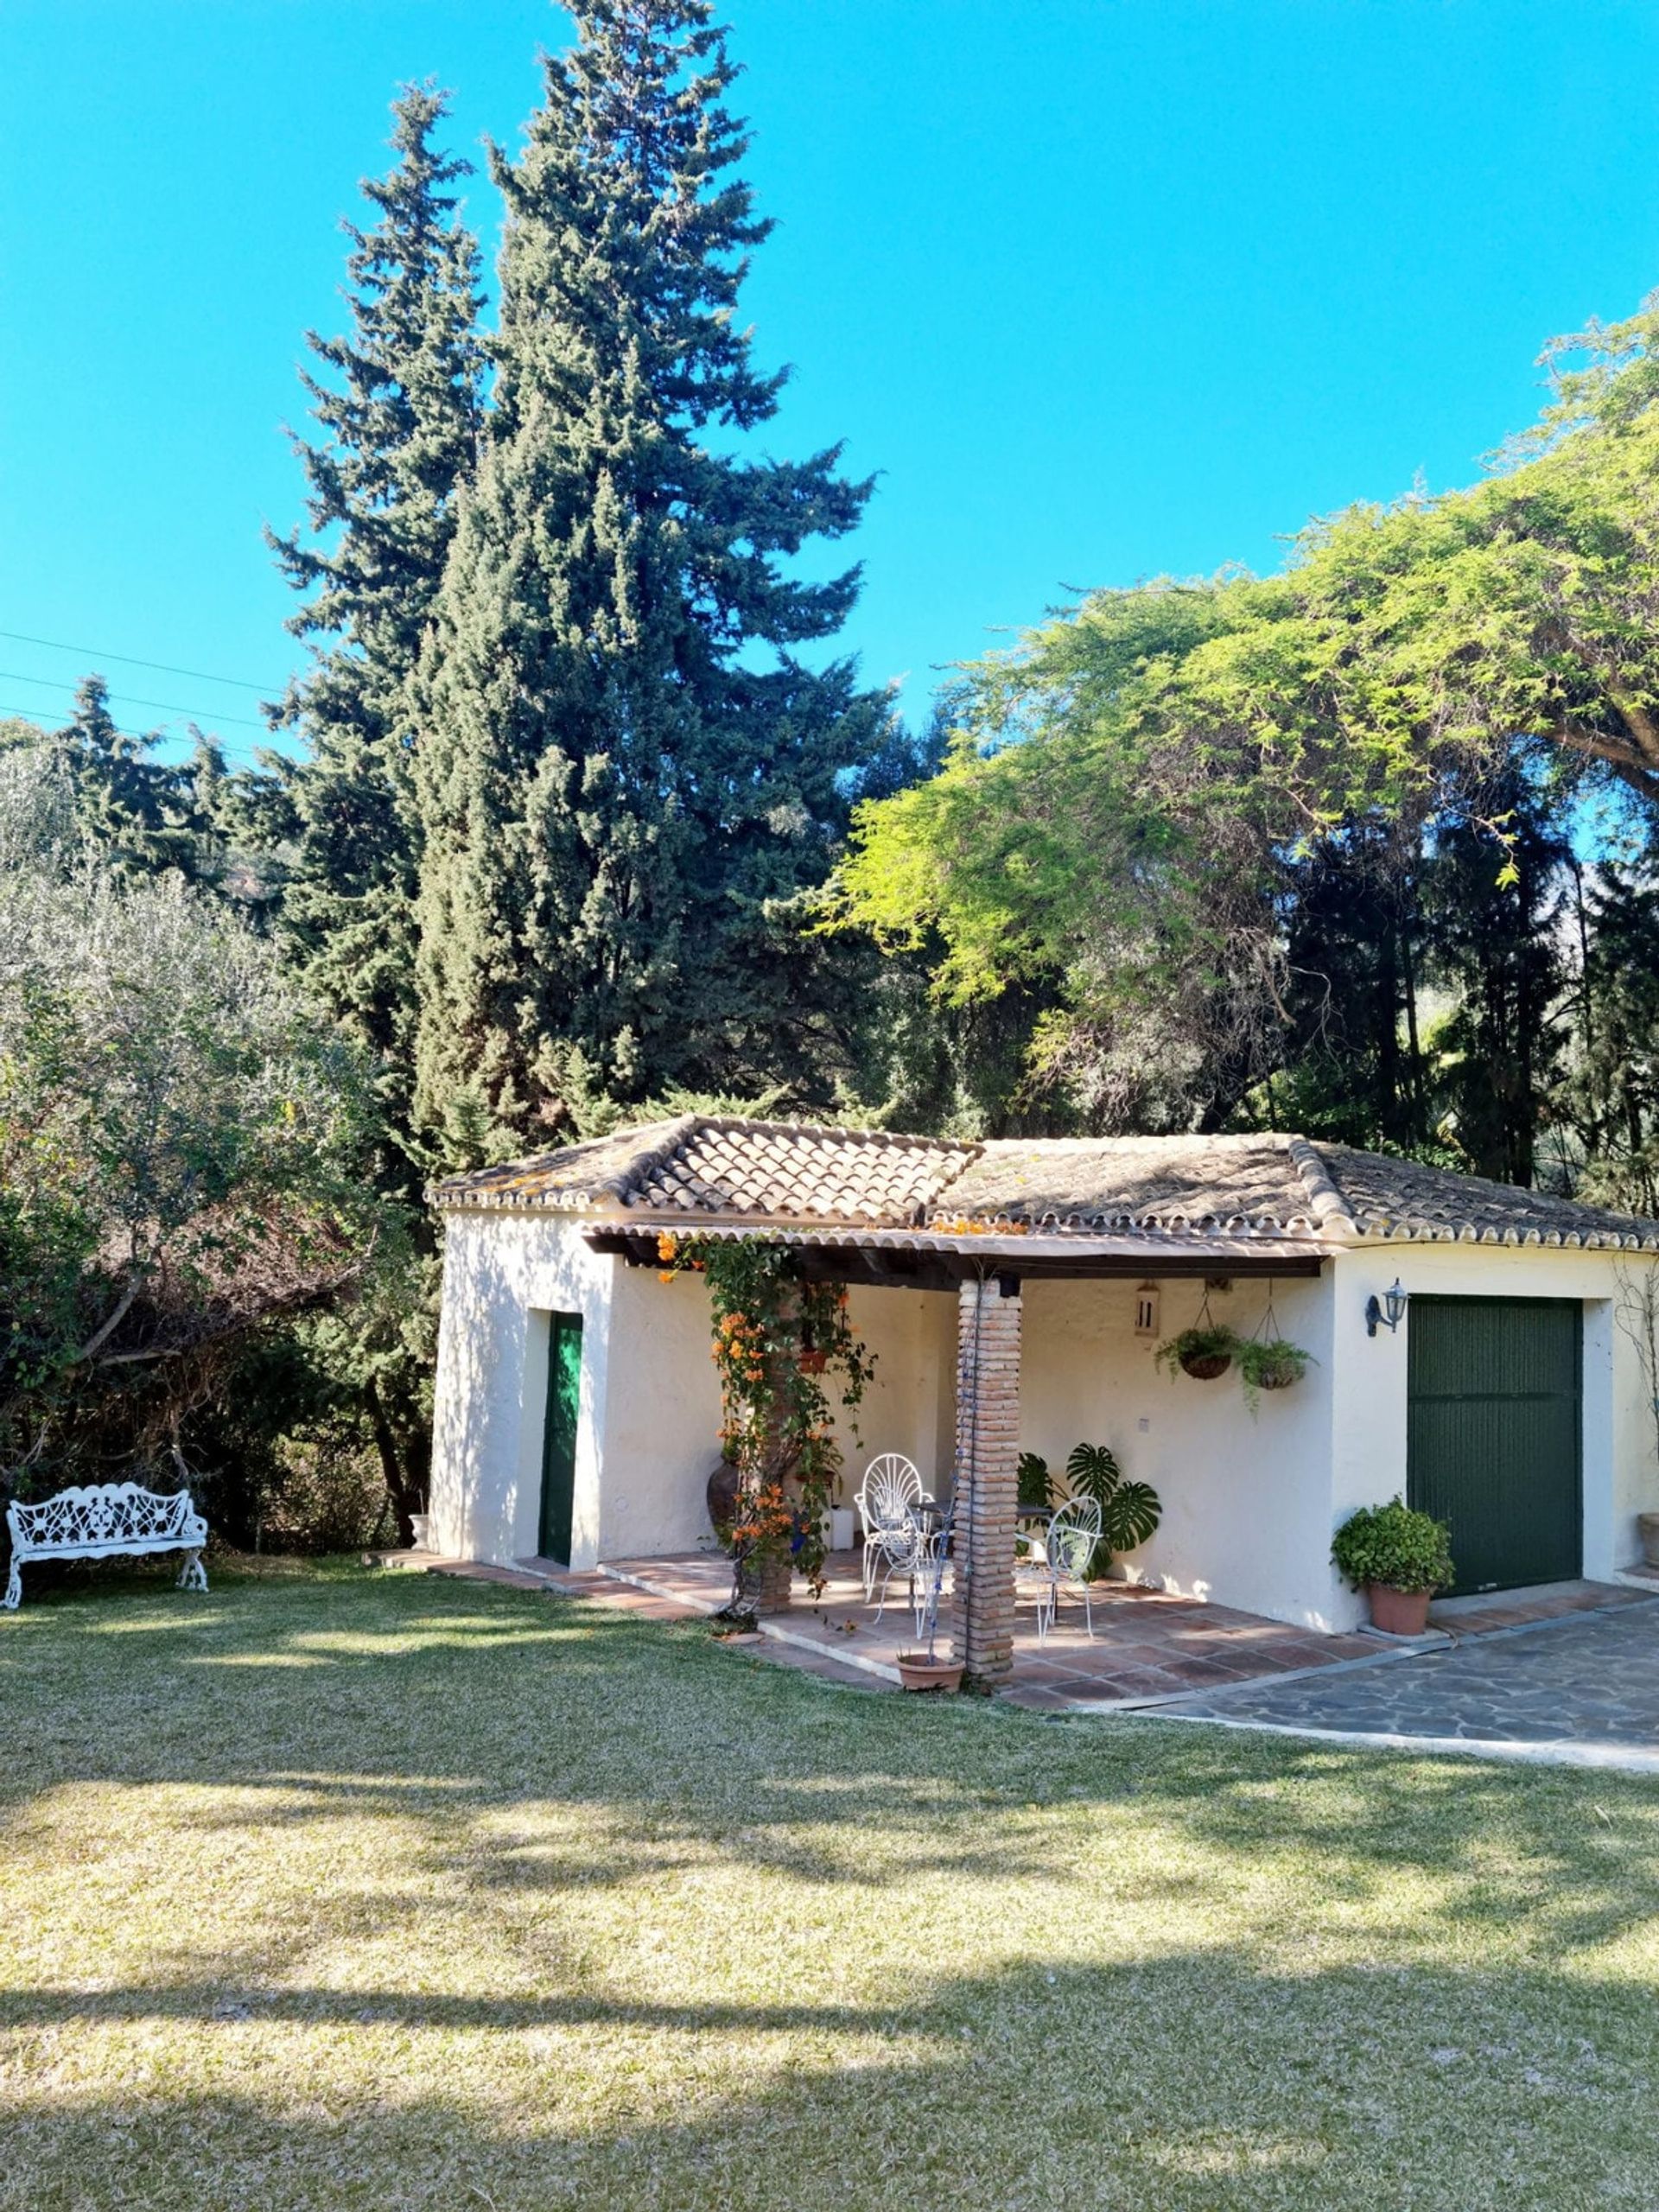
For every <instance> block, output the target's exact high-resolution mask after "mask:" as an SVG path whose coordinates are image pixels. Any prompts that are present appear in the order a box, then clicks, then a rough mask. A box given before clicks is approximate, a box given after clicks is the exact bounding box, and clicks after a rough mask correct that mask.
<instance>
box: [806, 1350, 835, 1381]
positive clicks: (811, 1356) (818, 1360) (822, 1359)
mask: <svg viewBox="0 0 1659 2212" xmlns="http://www.w3.org/2000/svg"><path fill="white" fill-rule="evenodd" d="M828 1364H829V1353H828V1352H827V1351H804V1352H803V1353H802V1354H801V1372H802V1374H803V1375H822V1374H823V1370H824V1369H825V1367H826V1366H827V1365H828Z"/></svg>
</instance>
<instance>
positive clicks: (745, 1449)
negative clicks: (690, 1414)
mask: <svg viewBox="0 0 1659 2212" xmlns="http://www.w3.org/2000/svg"><path fill="white" fill-rule="evenodd" d="M657 1251H658V1258H659V1259H660V1260H661V1262H662V1263H663V1265H662V1274H663V1280H664V1281H665V1282H671V1281H673V1279H674V1276H675V1275H676V1274H679V1273H682V1272H685V1271H690V1272H693V1273H696V1274H701V1275H702V1277H703V1278H704V1280H705V1281H707V1283H708V1285H709V1307H710V1311H711V1315H712V1319H713V1322H714V1344H713V1351H714V1359H715V1366H716V1367H717V1369H718V1370H719V1371H720V1388H721V1447H722V1449H723V1450H724V1452H725V1454H726V1457H727V1459H728V1460H730V1462H731V1464H732V1465H734V1467H735V1468H736V1469H737V1474H738V1496H737V1506H736V1510H735V1511H734V1515H733V1516H732V1519H731V1521H730V1522H729V1523H728V1524H727V1525H726V1526H725V1527H723V1528H722V1529H721V1531H720V1535H721V1541H722V1543H723V1544H724V1545H725V1547H726V1549H727V1551H728V1553H729V1554H730V1555H731V1558H732V1561H733V1605H734V1609H738V1610H742V1609H745V1608H746V1606H747V1599H748V1592H749V1591H750V1590H751V1588H752V1586H753V1579H754V1576H755V1574H756V1573H758V1572H759V1570H760V1567H761V1566H762V1564H763V1563H764V1562H765V1561H766V1560H769V1559H770V1560H779V1561H785V1562H789V1563H791V1564H792V1565H793V1566H794V1567H796V1568H798V1570H799V1572H800V1573H802V1574H803V1575H804V1576H805V1578H806V1580H807V1581H808V1582H809V1584H810V1586H811V1587H812V1590H813V1592H814V1594H815V1595H817V1593H818V1592H821V1591H822V1590H823V1554H824V1541H823V1522H824V1516H825V1513H826V1512H827V1510H828V1509H829V1502H830V1497H831V1493H832V1491H834V1488H835V1484H836V1477H837V1475H838V1474H839V1473H840V1471H841V1451H840V1447H839V1446H838V1445H837V1444H836V1439H835V1428H834V1422H835V1414H834V1408H833V1407H832V1404H831V1395H832V1393H833V1394H834V1395H836V1396H838V1398H839V1401H840V1402H841V1404H842V1406H844V1407H845V1408H848V1410H849V1411H850V1412H855V1411H856V1409H857V1408H858V1406H859V1404H860V1402H861V1400H862V1398H863V1395H864V1393H865V1391H866V1390H867V1389H868V1387H869V1383H870V1381H871V1378H872V1376H874V1359H873V1357H872V1356H871V1354H870V1352H869V1351H868V1349H867V1347H866V1346H865V1344H863V1342H862V1340H861V1338H859V1337H857V1336H855V1333H854V1332H853V1328H852V1325H851V1323H850V1321H849V1319H848V1312H847V1290H846V1286H845V1285H844V1284H842V1283H829V1282H809V1281H806V1280H805V1279H804V1276H803V1274H802V1272H801V1262H800V1255H799V1253H798V1251H796V1250H795V1249H793V1248H791V1246H789V1245H786V1244H780V1243H772V1242H769V1241H768V1240H767V1239H766V1238H764V1237H741V1238H740V1237H732V1238H727V1237H712V1236H704V1237H694V1238H685V1237H681V1236H677V1235H676V1234H675V1233H674V1232H673V1231H672V1230H664V1233H663V1235H662V1236H660V1237H658V1243H657Z"/></svg>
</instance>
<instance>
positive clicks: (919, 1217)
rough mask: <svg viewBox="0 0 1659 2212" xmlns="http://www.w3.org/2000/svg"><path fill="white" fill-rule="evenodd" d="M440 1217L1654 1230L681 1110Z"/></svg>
mask: <svg viewBox="0 0 1659 2212" xmlns="http://www.w3.org/2000/svg"><path fill="white" fill-rule="evenodd" d="M432 1196H433V1198H434V1200H435V1203H436V1204H437V1205H440V1206H443V1207H469V1208H470V1207H491V1208H493V1207H512V1208H524V1207H537V1208H540V1207H554V1208H579V1209H582V1210H591V1209H594V1208H598V1209H602V1210H607V1211H613V1212H616V1211H626V1212H633V1213H638V1214H649V1215H653V1216H657V1217H663V1216H667V1217H671V1218H672V1217H684V1216H691V1217H702V1218H704V1219H708V1218H710V1217H715V1218H721V1219H723V1220H725V1221H727V1222H730V1223H737V1222H741V1221H744V1220H750V1221H754V1222H760V1221H775V1222H788V1223H807V1224H810V1223H814V1222H816V1223H820V1224H823V1225H824V1226H825V1227H832V1226H841V1227H845V1226H849V1225H851V1226H854V1227H862V1228H867V1229H875V1228H887V1229H899V1228H907V1227H916V1226H923V1225H925V1227H927V1228H928V1229H929V1230H931V1231H933V1232H936V1233H938V1234H940V1235H947V1236H948V1235H949V1234H950V1232H951V1229H952V1225H953V1224H956V1223H957V1222H963V1223H965V1224H972V1225H974V1226H975V1227H976V1228H984V1227H987V1226H989V1225H993V1224H1007V1225H1008V1226H1010V1227H1011V1228H1013V1229H1014V1230H1020V1231H1026V1230H1047V1231H1050V1232H1053V1233H1058V1234H1060V1235H1093V1236H1118V1237H1122V1236H1124V1235H1126V1234H1127V1235H1130V1236H1135V1235H1144V1236H1147V1238H1148V1239H1159V1240H1162V1241H1168V1240H1169V1239H1171V1238H1175V1239H1179V1238H1180V1237H1183V1236H1193V1237H1205V1238H1217V1237H1227V1238H1239V1237H1246V1238H1255V1239H1260V1240H1264V1241H1269V1242H1270V1241H1272V1240H1274V1238H1282V1239H1286V1240H1296V1241H1299V1242H1303V1243H1305V1242H1306V1240H1307V1239H1308V1238H1309V1237H1313V1238H1315V1239H1317V1240H1318V1241H1319V1242H1320V1243H1326V1244H1334V1243H1352V1242H1354V1241H1356V1240H1357V1239H1360V1238H1369V1239H1376V1240H1390V1239H1395V1238H1419V1237H1427V1238H1435V1239H1459V1240H1466V1241H1471V1242H1476V1243H1508V1244H1522V1243H1524V1244H1551V1245H1591V1246H1601V1247H1637V1246H1641V1247H1643V1248H1644V1249H1659V1222H1652V1221H1641V1220H1636V1219H1632V1218H1630V1217H1626V1216H1623V1215H1619V1214H1614V1213H1610V1212H1605V1211H1602V1210H1600V1209H1599V1208H1596V1207H1593V1206H1584V1205H1578V1204H1576V1203H1575V1202H1574V1201H1573V1200H1571V1199H1568V1198H1553V1197H1550V1196H1548V1195H1547V1194H1544V1193H1541V1192H1535V1191H1522V1190H1516V1189H1514V1188H1512V1187H1511V1186H1510V1185H1508V1184H1505V1183H1491V1182H1486V1181H1484V1180H1483V1179H1480V1178H1479V1177H1478V1176H1471V1175H1456V1174H1452V1173H1449V1172H1448V1171H1447V1170H1446V1169H1444V1168H1439V1167H1424V1166H1419V1165H1417V1164H1416V1163H1415V1162H1414V1161H1412V1160H1395V1159H1390V1158H1384V1157H1383V1155H1382V1154H1376V1153H1366V1152H1355V1151H1351V1150H1350V1149H1348V1148H1347V1147H1345V1146H1342V1145H1330V1144H1321V1143H1316V1142H1314V1141H1311V1140H1309V1139H1307V1138H1306V1137H1300V1136H1287V1135H1278V1134H1273V1133H1261V1134H1255V1135H1239V1136H1208V1135H1192V1136H1171V1137H1094V1138H1079V1139H1059V1140H1036V1139H1033V1140H1030V1141H1024V1140H1003V1141H996V1142H992V1143H988V1144H983V1145H975V1144H967V1143H957V1142H954V1141H948V1140H944V1139H938V1138H932V1137H907V1136H891V1135H887V1134H886V1133H885V1132H882V1131H878V1130H869V1129H838V1128H823V1127H818V1126H816V1125H813V1124H810V1123H800V1122H755V1121H744V1120H739V1119H735V1118H730V1117H726V1116H709V1115H699V1114H687V1115H683V1116H680V1118H679V1119H678V1120H677V1121H672V1122H652V1123H648V1124H646V1125H645V1126H643V1127H640V1128H630V1129H619V1130H617V1131H615V1132H614V1133H613V1134H612V1135H609V1136H605V1137H598V1138H594V1139H593V1140H591V1141H588V1143H585V1144H576V1145H569V1146H566V1147H564V1148H563V1150H562V1151H559V1152H553V1153H549V1154H544V1155H543V1157H542V1158H540V1159H538V1160H524V1161H521V1162H518V1163H517V1164H515V1165H513V1166H504V1167H486V1168H482V1169H480V1170H479V1171H478V1172H477V1173H474V1174H471V1175H460V1176H454V1177H451V1178H450V1179H449V1180H448V1181H447V1182H445V1183H441V1184H440V1185H437V1187H436V1189H435V1191H434V1192H433V1193H432Z"/></svg>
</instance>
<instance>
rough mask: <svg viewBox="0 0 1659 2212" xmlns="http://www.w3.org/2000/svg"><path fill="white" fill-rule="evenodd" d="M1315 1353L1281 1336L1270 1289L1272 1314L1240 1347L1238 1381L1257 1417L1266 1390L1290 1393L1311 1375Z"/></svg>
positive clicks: (1269, 1314)
mask: <svg viewBox="0 0 1659 2212" xmlns="http://www.w3.org/2000/svg"><path fill="white" fill-rule="evenodd" d="M1312 1357H1313V1354H1312V1353H1311V1352H1306V1351H1303V1350H1302V1347H1301V1346H1300V1344H1292V1343H1291V1342H1290V1341H1289V1339H1288V1338H1285V1337H1281V1335H1280V1333H1279V1316H1278V1315H1277V1314H1276V1313H1274V1310H1273V1285H1272V1284H1271V1282H1269V1284H1268V1310H1267V1312H1266V1313H1264V1314H1263V1315H1262V1319H1261V1320H1260V1321H1259V1322H1258V1324H1257V1325H1256V1327H1255V1330H1254V1332H1252V1333H1251V1335H1249V1337H1247V1338H1245V1339H1244V1341H1243V1343H1242V1344H1240V1345H1239V1347H1238V1379H1239V1381H1240V1382H1241V1383H1243V1385H1244V1396H1245V1400H1246V1402H1248V1404H1249V1408H1250V1411H1251V1412H1252V1413H1254V1412H1255V1408H1256V1405H1257V1403H1258V1402H1259V1399H1260V1395H1261V1393H1262V1391H1263V1390H1288V1389H1291V1387H1292V1386H1293V1384H1294V1383H1300V1381H1301V1379H1302V1377H1303V1376H1304V1375H1306V1372H1307V1363H1308V1362H1309V1360H1310V1359H1311V1358H1312Z"/></svg>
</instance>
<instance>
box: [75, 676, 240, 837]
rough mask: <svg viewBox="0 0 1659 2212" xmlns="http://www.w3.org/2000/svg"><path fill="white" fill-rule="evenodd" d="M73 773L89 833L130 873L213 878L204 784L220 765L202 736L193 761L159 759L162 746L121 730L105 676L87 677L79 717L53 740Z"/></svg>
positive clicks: (81, 690)
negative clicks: (211, 768) (211, 769)
mask: <svg viewBox="0 0 1659 2212" xmlns="http://www.w3.org/2000/svg"><path fill="white" fill-rule="evenodd" d="M45 742H48V743H49V744H50V745H51V746H52V747H54V748H55V750H56V751H57V753H58V754H59V756H60V759H61V760H62V761H63V763H64V766H66V767H67V770H68V772H69V780H70V785H71V787H72V788H73V792H74V800H75V814H76V817H77V819H78V821H79V824H80V827H81V829H82V830H83V831H84V833H85V834H86V836H88V837H90V838H91V839H92V842H93V843H95V844H96V845H98V846H99V848H100V849H102V850H103V851H104V852H105V853H107V854H108V855H109V856H110V858H111V861H113V862H114V863H115V865H116V866H117V867H118V868H121V869H122V870H123V871H124V873H126V874H130V875H143V874H160V873H162V872H164V871H166V870H168V869H176V870H177V871H178V872H179V873H180V874H181V875H184V876H185V877H187V878H188V879H190V880H200V879H201V878H203V877H204V876H206V875H207V874H210V873H211V855H212V847H213V840H212V838H211V836H210V834H209V829H208V822H207V813H206V810H205V809H204V806H203V804H202V800H201V790H200V785H201V781H202V779H204V777H205V776H206V775H207V773H208V772H209V764H210V763H211V762H213V761H216V760H217V756H216V755H213V753H212V752H211V748H209V747H206V746H205V744H204V743H203V741H201V740H200V737H199V738H198V742H197V750H196V757H195V760H194V762H192V763H190V764H188V765H183V766H180V765H177V764H174V763H169V762H167V761H164V760H156V757H155V753H156V746H157V744H158V743H159V742H160V741H159V739H158V738H156V736H154V735H150V736H139V735H137V734H134V733H133V732H131V731H129V730H124V729H121V728H118V727H117V724H116V720H115V716H114V715H112V714H111V711H110V688H109V685H108V684H107V683H105V679H104V678H103V677H101V676H88V677H84V678H83V679H82V681H81V683H80V684H79V687H78V688H77V690H76V692H75V705H74V712H73V714H72V715H71V716H70V718H69V720H68V721H67V723H66V725H65V726H64V728H62V729H60V730H59V731H57V732H55V733H54V735H53V736H52V737H51V739H49V740H48V741H45Z"/></svg>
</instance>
